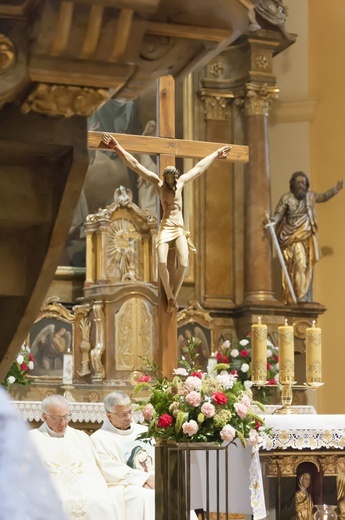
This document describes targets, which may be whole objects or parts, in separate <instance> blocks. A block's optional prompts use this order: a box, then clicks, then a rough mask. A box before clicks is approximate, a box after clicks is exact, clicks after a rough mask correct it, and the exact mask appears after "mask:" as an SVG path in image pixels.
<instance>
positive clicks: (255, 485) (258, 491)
mask: <svg viewBox="0 0 345 520" xmlns="http://www.w3.org/2000/svg"><path fill="white" fill-rule="evenodd" d="M249 478H250V486H249V489H250V503H251V506H252V509H253V518H254V520H262V519H263V518H266V515H267V513H266V506H265V495H264V486H263V482H262V473H261V465H260V457H259V449H258V448H257V447H256V448H254V447H253V449H252V456H251V463H250V467H249Z"/></svg>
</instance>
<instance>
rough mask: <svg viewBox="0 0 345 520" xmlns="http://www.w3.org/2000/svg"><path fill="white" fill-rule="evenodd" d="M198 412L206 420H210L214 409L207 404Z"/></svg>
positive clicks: (210, 404)
mask: <svg viewBox="0 0 345 520" xmlns="http://www.w3.org/2000/svg"><path fill="white" fill-rule="evenodd" d="M200 410H201V413H203V414H204V416H205V417H206V418H207V419H210V418H211V417H213V416H214V414H215V413H216V408H215V407H214V405H213V404H212V403H209V402H207V403H204V404H203V405H202V407H201V408H200Z"/></svg>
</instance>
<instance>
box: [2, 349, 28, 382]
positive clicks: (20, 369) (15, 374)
mask: <svg viewBox="0 0 345 520" xmlns="http://www.w3.org/2000/svg"><path fill="white" fill-rule="evenodd" d="M33 368H34V357H33V355H32V354H31V352H30V347H28V346H26V345H25V343H23V345H22V347H21V349H20V351H19V353H18V355H17V357H16V359H15V361H13V363H12V366H11V368H10V369H9V371H8V372H7V374H6V377H5V379H4V380H3V381H2V383H1V385H2V386H4V387H5V388H6V389H8V387H9V386H10V385H12V384H17V385H30V384H31V380H30V379H28V378H27V375H28V373H29V372H30V370H32V369H33Z"/></svg>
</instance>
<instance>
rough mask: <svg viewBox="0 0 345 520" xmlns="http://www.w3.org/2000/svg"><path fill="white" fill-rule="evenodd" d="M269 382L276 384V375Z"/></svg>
mask: <svg viewBox="0 0 345 520" xmlns="http://www.w3.org/2000/svg"><path fill="white" fill-rule="evenodd" d="M268 384H269V385H275V384H276V380H275V379H274V377H273V378H272V379H270V380H269V381H268Z"/></svg>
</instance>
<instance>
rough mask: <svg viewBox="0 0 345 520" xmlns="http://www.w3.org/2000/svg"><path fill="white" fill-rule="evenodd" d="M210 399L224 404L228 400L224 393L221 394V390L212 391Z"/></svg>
mask: <svg viewBox="0 0 345 520" xmlns="http://www.w3.org/2000/svg"><path fill="white" fill-rule="evenodd" d="M212 399H213V400H214V402H215V403H217V404H225V403H227V402H228V398H227V397H226V395H225V394H223V392H214V394H213V395H212Z"/></svg>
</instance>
